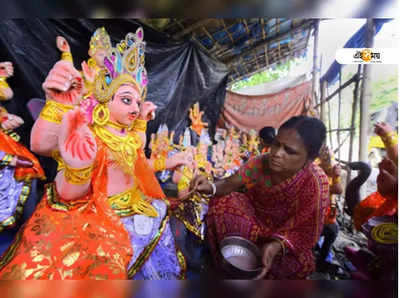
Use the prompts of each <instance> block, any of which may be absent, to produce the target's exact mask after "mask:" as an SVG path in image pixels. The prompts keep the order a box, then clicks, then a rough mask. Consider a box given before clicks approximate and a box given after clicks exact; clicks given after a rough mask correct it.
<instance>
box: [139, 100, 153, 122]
mask: <svg viewBox="0 0 400 298" xmlns="http://www.w3.org/2000/svg"><path fill="white" fill-rule="evenodd" d="M156 109H157V106H156V105H155V104H154V103H152V102H151V101H145V102H143V103H142V104H141V105H140V113H139V119H142V120H146V121H148V120H153V119H154V117H155V111H156Z"/></svg>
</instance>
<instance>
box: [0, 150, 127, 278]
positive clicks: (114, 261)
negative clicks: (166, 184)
mask: <svg viewBox="0 0 400 298" xmlns="http://www.w3.org/2000/svg"><path fill="white" fill-rule="evenodd" d="M106 164H107V162H106V151H105V147H104V146H101V145H100V146H99V151H98V154H97V157H96V161H95V166H94V171H93V177H92V184H91V189H90V191H89V193H88V194H87V195H86V196H85V197H83V198H81V199H79V200H74V201H70V202H67V201H64V200H63V199H62V198H61V197H60V196H59V195H58V194H57V192H56V188H55V184H54V183H51V184H48V185H47V186H46V193H45V195H44V197H43V198H42V200H41V202H40V203H39V204H38V206H37V208H36V210H35V212H34V213H33V215H32V217H31V218H30V219H29V220H28V221H27V222H26V223H25V225H24V226H22V227H21V229H20V231H19V232H18V234H17V236H16V239H15V241H14V243H13V244H12V245H11V246H10V248H9V249H8V250H7V251H6V252H5V253H4V254H3V256H2V257H1V259H0V279H127V277H128V276H127V268H128V263H129V261H130V258H131V257H132V248H131V245H130V241H129V235H128V233H127V231H126V230H125V229H124V227H123V225H122V223H121V221H120V219H119V217H118V216H117V215H116V214H115V213H114V211H113V210H112V209H111V207H110V206H109V204H108V202H107V190H106V186H107V171H106Z"/></svg>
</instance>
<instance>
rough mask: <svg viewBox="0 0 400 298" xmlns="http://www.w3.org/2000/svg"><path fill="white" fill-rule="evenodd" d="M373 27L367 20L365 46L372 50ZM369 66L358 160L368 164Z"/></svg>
mask: <svg viewBox="0 0 400 298" xmlns="http://www.w3.org/2000/svg"><path fill="white" fill-rule="evenodd" d="M374 35H375V25H374V21H373V19H368V20H367V28H366V36H365V44H366V47H367V48H372V47H373V44H374ZM371 71H372V69H371V65H369V64H364V70H363V83H362V88H361V96H360V147H359V160H360V161H364V162H368V126H369V121H370V114H369V106H370V102H371V99H372V80H371V74H372V72H371Z"/></svg>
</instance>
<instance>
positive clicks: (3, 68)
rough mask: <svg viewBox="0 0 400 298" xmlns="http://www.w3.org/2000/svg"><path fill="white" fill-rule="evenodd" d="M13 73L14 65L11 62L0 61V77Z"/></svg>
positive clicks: (7, 76) (9, 75) (6, 76)
mask: <svg viewBox="0 0 400 298" xmlns="http://www.w3.org/2000/svg"><path fill="white" fill-rule="evenodd" d="M13 74H14V66H13V64H12V63H11V62H8V61H7V62H0V77H3V78H9V77H11V76H12V75H13Z"/></svg>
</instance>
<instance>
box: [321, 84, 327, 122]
mask: <svg viewBox="0 0 400 298" xmlns="http://www.w3.org/2000/svg"><path fill="white" fill-rule="evenodd" d="M327 86H328V82H327V81H323V82H322V85H321V101H320V106H321V111H320V117H319V118H320V119H321V121H322V122H324V123H325V122H326V115H325V109H326V108H325V103H326V101H325V98H326V89H327Z"/></svg>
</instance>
